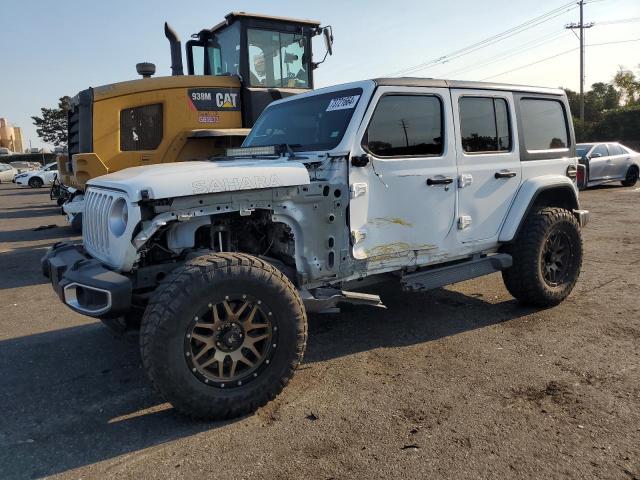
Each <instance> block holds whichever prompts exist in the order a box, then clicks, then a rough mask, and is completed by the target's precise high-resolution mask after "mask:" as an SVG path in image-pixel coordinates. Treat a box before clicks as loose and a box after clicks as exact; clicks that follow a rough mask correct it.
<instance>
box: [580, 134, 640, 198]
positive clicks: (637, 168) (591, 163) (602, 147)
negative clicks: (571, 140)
mask: <svg viewBox="0 0 640 480" xmlns="http://www.w3.org/2000/svg"><path fill="white" fill-rule="evenodd" d="M576 155H577V156H578V157H579V160H578V161H579V162H580V163H581V164H582V165H584V166H585V175H584V179H581V180H582V181H581V182H580V185H581V186H582V187H584V188H587V187H593V186H595V185H601V184H603V183H610V182H620V183H622V185H623V186H625V187H632V186H634V185H635V184H636V182H637V181H638V173H639V172H640V153H638V152H635V151H633V150H631V149H630V148H629V147H625V146H624V145H621V144H619V143H616V142H607V143H579V144H577V145H576Z"/></svg>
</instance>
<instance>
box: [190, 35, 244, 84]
mask: <svg viewBox="0 0 640 480" xmlns="http://www.w3.org/2000/svg"><path fill="white" fill-rule="evenodd" d="M187 55H188V59H189V65H190V72H189V73H191V74H192V75H239V74H240V25H239V24H238V23H234V24H232V25H229V26H228V27H226V28H224V29H221V30H218V31H216V33H215V35H213V36H212V37H211V38H208V39H207V40H203V41H199V42H194V41H191V42H189V43H188V44H187ZM191 69H192V71H191Z"/></svg>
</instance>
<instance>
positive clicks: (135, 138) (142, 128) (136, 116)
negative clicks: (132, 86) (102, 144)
mask: <svg viewBox="0 0 640 480" xmlns="http://www.w3.org/2000/svg"><path fill="white" fill-rule="evenodd" d="M161 141H162V104H161V103H157V104H154V105H143V106H141V107H134V108H126V109H124V110H122V111H121V112H120V150H121V151H123V152H129V151H138V150H155V149H156V148H158V145H160V142H161Z"/></svg>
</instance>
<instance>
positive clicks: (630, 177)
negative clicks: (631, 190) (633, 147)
mask: <svg viewBox="0 0 640 480" xmlns="http://www.w3.org/2000/svg"><path fill="white" fill-rule="evenodd" d="M637 182H638V167H636V166H635V165H633V166H631V167H629V170H627V175H626V177H625V179H624V180H623V181H622V182H620V183H622V186H623V187H633V186H634V185H635V184H636V183H637Z"/></svg>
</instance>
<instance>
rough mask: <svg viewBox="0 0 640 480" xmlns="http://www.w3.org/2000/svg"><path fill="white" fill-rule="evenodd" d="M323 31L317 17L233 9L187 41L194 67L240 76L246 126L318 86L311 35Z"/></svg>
mask: <svg viewBox="0 0 640 480" xmlns="http://www.w3.org/2000/svg"><path fill="white" fill-rule="evenodd" d="M321 33H323V30H322V29H321V28H320V23H319V22H316V21H313V20H297V19H292V18H284V17H271V16H264V15H254V14H248V13H242V12H239V13H237V12H236V13H230V14H229V15H227V16H226V17H225V21H224V22H222V23H220V24H218V25H216V26H215V27H213V28H212V29H210V30H201V31H200V32H198V33H197V34H194V35H192V39H191V40H190V41H188V42H187V45H186V54H187V68H188V73H189V75H233V76H238V77H239V78H240V80H241V85H242V88H241V96H240V97H241V98H240V99H241V109H242V120H243V126H245V127H246V128H250V127H252V126H253V124H254V122H255V120H256V119H257V118H258V116H259V115H260V113H261V112H262V110H264V108H265V107H266V106H267V105H268V104H269V103H271V102H272V101H274V100H279V99H281V98H285V97H288V96H290V95H295V94H297V93H302V92H304V91H307V90H310V89H312V88H313V68H314V64H313V63H312V51H311V39H312V38H313V37H314V36H315V35H318V34H321ZM325 37H326V38H331V37H330V34H329V33H325ZM329 42H330V40H329ZM330 46H331V45H330V43H328V47H329V48H330Z"/></svg>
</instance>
